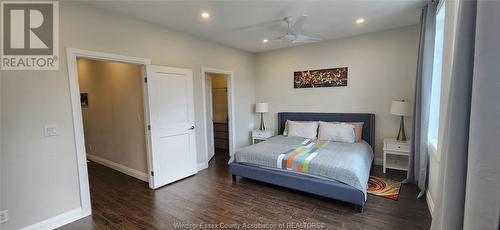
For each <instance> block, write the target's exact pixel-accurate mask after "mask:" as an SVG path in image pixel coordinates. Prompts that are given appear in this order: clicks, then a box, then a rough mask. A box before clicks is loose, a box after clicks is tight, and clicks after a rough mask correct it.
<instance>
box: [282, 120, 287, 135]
mask: <svg viewBox="0 0 500 230" xmlns="http://www.w3.org/2000/svg"><path fill="white" fill-rule="evenodd" d="M283 136H285V137H286V136H288V120H286V122H285V128H284V129H283Z"/></svg>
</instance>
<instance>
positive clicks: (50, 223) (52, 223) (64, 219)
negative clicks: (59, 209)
mask: <svg viewBox="0 0 500 230" xmlns="http://www.w3.org/2000/svg"><path fill="white" fill-rule="evenodd" d="M89 215H90V211H84V210H83V209H82V208H76V209H73V210H71V211H69V212H65V213H63V214H60V215H57V216H54V217H52V218H49V219H46V220H44V221H41V222H38V223H36V224H32V225H30V226H27V227H24V228H22V229H21V230H35V229H36V230H38V229H56V228H59V227H61V226H64V225H66V224H69V223H71V222H74V221H77V220H79V219H81V218H84V217H86V216H89Z"/></svg>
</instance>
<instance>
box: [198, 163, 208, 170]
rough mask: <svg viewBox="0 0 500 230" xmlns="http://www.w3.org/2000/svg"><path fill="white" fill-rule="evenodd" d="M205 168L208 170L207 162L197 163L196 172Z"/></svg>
mask: <svg viewBox="0 0 500 230" xmlns="http://www.w3.org/2000/svg"><path fill="white" fill-rule="evenodd" d="M206 168H208V162H202V163H198V166H197V169H198V172H199V171H201V170H203V169H206Z"/></svg>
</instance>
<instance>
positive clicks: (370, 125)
mask: <svg viewBox="0 0 500 230" xmlns="http://www.w3.org/2000/svg"><path fill="white" fill-rule="evenodd" d="M287 120H291V121H339V122H364V124H363V131H362V133H361V138H362V139H363V140H365V141H366V142H368V144H370V145H371V146H372V149H375V114H372V113H299V112H282V113H278V133H279V134H283V130H284V129H285V123H286V121H287Z"/></svg>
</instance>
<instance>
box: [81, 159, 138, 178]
mask: <svg viewBox="0 0 500 230" xmlns="http://www.w3.org/2000/svg"><path fill="white" fill-rule="evenodd" d="M87 158H88V159H89V160H91V161H94V162H96V163H99V164H102V165H104V166H106V167H109V168H112V169H114V170H116V171H119V172H122V173H125V174H127V175H129V176H131V177H135V178H137V179H139V180H142V181H144V182H148V175H147V174H146V173H145V172H141V171H139V170H136V169H133V168H129V167H127V166H125V165H121V164H118V163H115V162H113V161H110V160H107V159H104V158H102V157H98V156H96V155H92V154H89V153H87Z"/></svg>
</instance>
